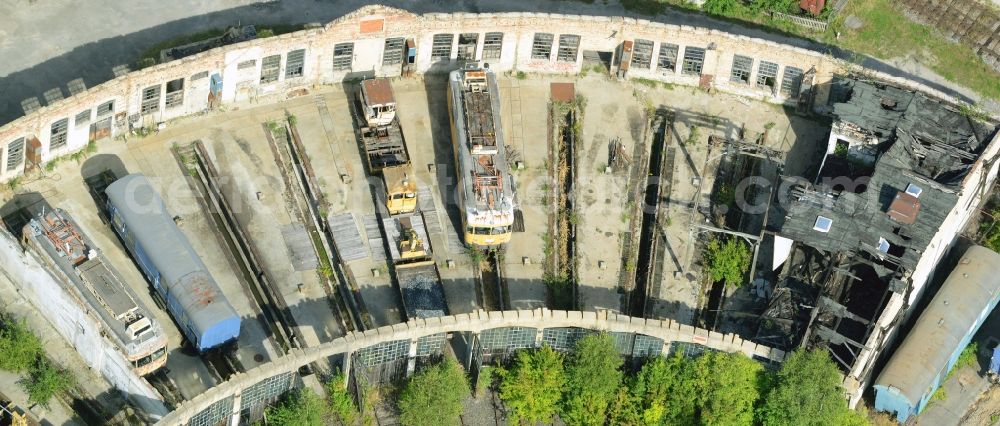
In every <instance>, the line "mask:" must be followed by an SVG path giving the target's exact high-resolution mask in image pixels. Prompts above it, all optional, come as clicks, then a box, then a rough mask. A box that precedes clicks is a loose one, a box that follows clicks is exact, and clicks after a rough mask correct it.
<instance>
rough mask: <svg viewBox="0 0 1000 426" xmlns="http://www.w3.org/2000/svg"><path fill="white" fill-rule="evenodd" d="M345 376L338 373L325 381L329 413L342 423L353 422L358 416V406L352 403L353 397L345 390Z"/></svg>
mask: <svg viewBox="0 0 1000 426" xmlns="http://www.w3.org/2000/svg"><path fill="white" fill-rule="evenodd" d="M346 380H347V379H346V378H345V377H344V375H343V373H338V374H337V375H335V376H333V377H332V378H331V379H330V381H329V382H327V383H326V394H327V395H328V396H329V398H330V400H329V403H330V413H331V414H333V416H334V417H335V418H336V419H337V420H340V421H341V422H342V423H344V424H346V425H349V424H353V423H354V420H355V419H357V417H358V407H357V405H355V404H354V399H353V398H351V394H349V393H348V392H347V383H346Z"/></svg>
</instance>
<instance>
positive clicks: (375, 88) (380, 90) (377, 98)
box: [361, 78, 396, 105]
mask: <svg viewBox="0 0 1000 426" xmlns="http://www.w3.org/2000/svg"><path fill="white" fill-rule="evenodd" d="M361 88H362V90H364V91H365V99H367V100H368V104H369V105H387V104H394V103H396V99H395V97H394V96H393V95H392V85H390V84H389V80H388V79H385V78H376V79H374V80H365V81H362V82H361Z"/></svg>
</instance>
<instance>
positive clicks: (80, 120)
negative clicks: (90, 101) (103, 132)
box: [73, 109, 90, 127]
mask: <svg viewBox="0 0 1000 426" xmlns="http://www.w3.org/2000/svg"><path fill="white" fill-rule="evenodd" d="M89 122H90V110H89V109H88V110H86V111H81V112H80V113H79V114H77V115H76V117H75V118H74V119H73V124H75V125H76V127H80V126H83V125H85V124H87V123H89Z"/></svg>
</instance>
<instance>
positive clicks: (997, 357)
mask: <svg viewBox="0 0 1000 426" xmlns="http://www.w3.org/2000/svg"><path fill="white" fill-rule="evenodd" d="M990 372H991V373H993V374H1000V348H993V357H992V358H990Z"/></svg>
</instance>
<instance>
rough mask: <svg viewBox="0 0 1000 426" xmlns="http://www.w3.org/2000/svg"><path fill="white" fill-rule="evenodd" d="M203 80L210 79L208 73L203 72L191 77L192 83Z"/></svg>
mask: <svg viewBox="0 0 1000 426" xmlns="http://www.w3.org/2000/svg"><path fill="white" fill-rule="evenodd" d="M203 78H208V71H202V72H200V73H197V74H194V75H192V76H191V81H197V80H201V79H203Z"/></svg>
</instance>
